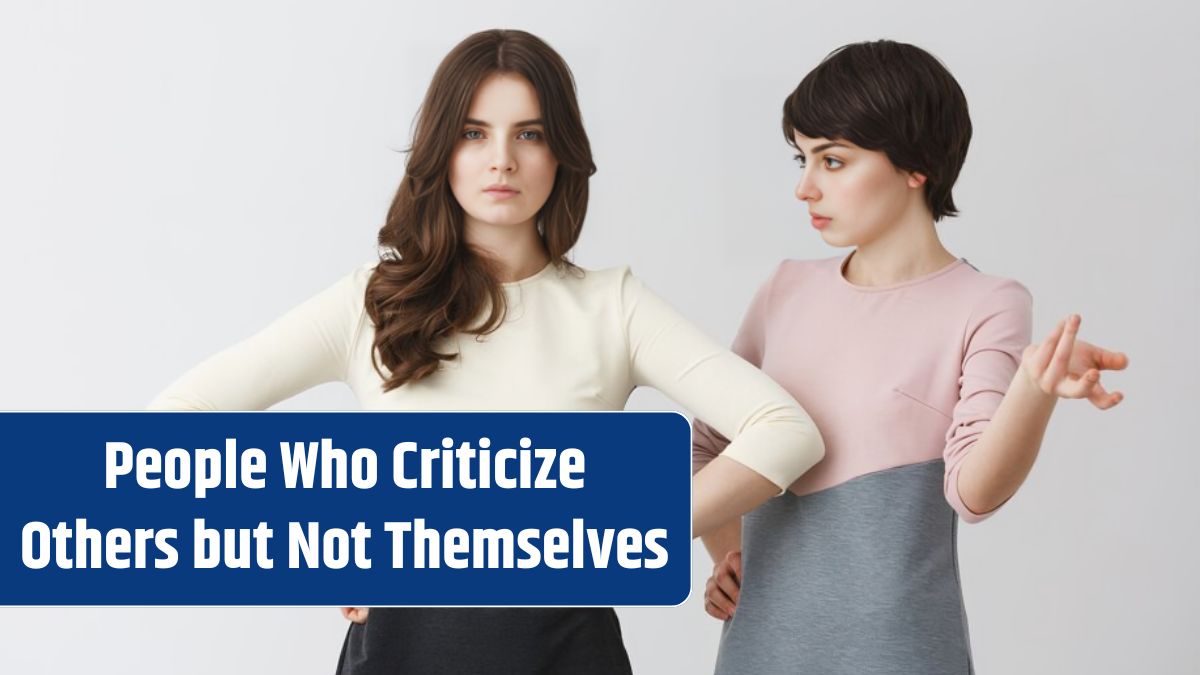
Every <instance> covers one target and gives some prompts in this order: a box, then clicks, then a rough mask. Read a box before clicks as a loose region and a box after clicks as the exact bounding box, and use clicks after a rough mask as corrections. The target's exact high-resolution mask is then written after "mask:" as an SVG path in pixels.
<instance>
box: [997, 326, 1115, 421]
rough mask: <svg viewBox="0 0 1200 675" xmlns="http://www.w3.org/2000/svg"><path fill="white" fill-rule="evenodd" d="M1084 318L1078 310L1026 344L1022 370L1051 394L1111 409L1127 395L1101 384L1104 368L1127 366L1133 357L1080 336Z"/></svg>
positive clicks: (1040, 387) (1037, 385) (1035, 384)
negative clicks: (1038, 342) (1080, 338)
mask: <svg viewBox="0 0 1200 675" xmlns="http://www.w3.org/2000/svg"><path fill="white" fill-rule="evenodd" d="M1080 321H1081V319H1080V317H1079V315H1078V314H1072V315H1071V316H1068V317H1067V318H1065V319H1063V320H1062V321H1059V322H1058V325H1057V326H1056V327H1055V328H1054V330H1053V331H1051V332H1050V334H1049V335H1048V336H1046V339H1045V340H1043V341H1042V343H1041V344H1032V345H1029V346H1028V347H1026V348H1025V353H1024V354H1023V355H1022V357H1021V370H1022V371H1023V372H1024V373H1025V374H1026V375H1028V376H1029V378H1030V379H1031V380H1032V381H1033V384H1034V386H1036V387H1037V388H1039V389H1041V390H1042V391H1043V392H1045V393H1047V394H1050V395H1053V396H1058V397H1059V398H1086V399H1087V400H1089V401H1091V402H1092V405H1094V406H1096V407H1097V408H1099V409H1101V410H1107V409H1109V408H1111V407H1113V406H1114V405H1116V404H1118V403H1120V402H1121V401H1122V400H1123V399H1124V398H1125V395H1124V394H1122V393H1121V392H1119V391H1114V392H1111V393H1110V392H1109V391H1107V390H1106V389H1105V388H1104V387H1103V386H1102V385H1101V384H1100V371H1102V370H1124V369H1125V367H1126V366H1128V365H1129V357H1127V356H1125V355H1124V354H1122V353H1120V352H1111V351H1109V350H1107V349H1103V348H1100V347H1097V346H1095V345H1093V344H1090V343H1087V342H1084V341H1083V340H1078V339H1076V336H1077V335H1078V333H1079V323H1080Z"/></svg>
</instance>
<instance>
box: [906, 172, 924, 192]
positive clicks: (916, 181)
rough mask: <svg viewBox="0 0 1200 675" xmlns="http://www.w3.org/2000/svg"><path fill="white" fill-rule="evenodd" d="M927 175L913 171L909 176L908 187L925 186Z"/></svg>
mask: <svg viewBox="0 0 1200 675" xmlns="http://www.w3.org/2000/svg"><path fill="white" fill-rule="evenodd" d="M925 180H926V178H925V174H923V173H917V172H916V171H912V172H910V173H909V174H908V187H910V188H919V187H921V186H922V185H924V184H925Z"/></svg>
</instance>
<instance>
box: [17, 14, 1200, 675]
mask: <svg viewBox="0 0 1200 675" xmlns="http://www.w3.org/2000/svg"><path fill="white" fill-rule="evenodd" d="M1184 4H1185V3H1183V2H1176V3H1169V2H1156V1H1154V0H1143V1H1141V2H1138V3H1129V4H1127V5H1123V6H1119V5H1113V4H1107V5H1100V4H1097V3H1090V2H1089V3H1085V2H1058V3H1047V2H1011V1H1010V2H1006V3H992V6H988V7H984V6H975V5H974V3H932V2H905V3H898V2H882V1H881V2H870V3H806V2H798V1H794V0H793V1H791V2H781V3H767V2H747V1H745V0H744V1H743V2H740V3H736V5H737V6H736V7H735V6H734V5H735V3H720V4H718V5H714V6H711V7H705V6H702V5H699V4H696V3H688V4H679V5H677V6H667V5H665V4H663V5H658V4H656V5H653V6H650V5H648V4H646V5H643V4H639V3H623V2H609V3H606V4H604V5H603V6H602V5H601V4H599V3H590V4H587V5H584V4H582V3H551V2H545V3H532V2H522V3H511V2H497V1H491V2H486V3H484V2H475V3H446V4H444V5H442V6H435V5H436V3H412V4H409V3H401V2H391V3H389V2H382V1H380V2H343V3H333V2H329V3H324V4H316V3H292V2H237V3H234V2H204V3H200V2H193V3H186V4H185V3H178V2H165V3H164V2H149V1H145V2H61V1H55V2H34V1H33V0H17V1H16V2H14V1H12V0H5V1H4V3H3V5H2V6H0V7H2V8H0V86H2V89H0V96H2V97H3V98H2V101H0V232H2V233H3V239H2V240H0V241H2V243H0V359H2V361H0V363H2V365H3V368H2V370H0V409H8V410H39V409H40V410H126V409H138V408H140V407H142V406H144V405H145V404H146V403H147V402H148V401H149V399H150V398H151V397H152V396H153V395H154V394H155V393H156V392H157V391H158V390H159V389H161V388H162V387H163V386H165V385H166V384H167V383H168V382H169V381H170V380H171V379H173V378H174V377H175V376H176V375H178V374H179V373H181V372H182V371H183V370H184V369H186V368H187V367H189V366H191V365H193V364H194V363H196V362H197V361H198V360H200V359H201V358H203V357H204V356H206V355H208V354H210V353H212V352H214V351H216V350H217V349H219V348H221V347H223V346H225V345H228V344H230V343H232V342H233V341H236V340H238V339H240V338H242V337H244V336H246V335H248V334H250V333H251V332H253V331H255V330H257V329H258V328H259V327H261V326H262V325H264V324H265V323H266V322H268V321H269V320H270V319H272V318H273V317H275V316H277V315H279V314H280V313H282V312H283V311H284V310H285V309H287V308H288V307H290V306H292V305H294V304H295V303H297V302H299V301H301V300H302V299H304V298H306V297H308V296H309V295H311V294H312V293H314V292H315V291H317V290H318V289H320V288H323V287H325V286H326V285H328V284H329V283H330V282H332V281H333V280H335V279H336V278H338V277H340V276H342V275H343V274H345V273H347V272H348V271H349V270H350V269H352V268H353V267H354V266H355V265H357V264H358V263H360V262H361V261H365V260H368V259H370V258H371V257H372V256H373V255H374V251H375V248H374V244H373V242H374V237H375V234H376V231H377V229H378V227H379V225H380V224H381V222H382V219H383V216H384V212H385V211H386V208H387V205H388V203H389V201H390V199H391V196H392V193H393V191H394V189H395V186H396V185H397V184H398V182H399V180H400V177H401V175H402V172H403V155H402V154H401V153H400V152H398V151H399V150H401V149H403V148H404V147H405V145H406V144H407V140H408V134H409V131H410V124H411V121H412V119H413V115H414V113H415V112H416V108H417V105H418V103H419V101H420V98H421V96H422V95H423V93H424V89H425V87H426V85H427V84H428V82H429V79H430V77H431V76H432V74H433V70H434V68H435V67H436V65H437V63H438V61H439V60H440V59H441V58H442V56H443V55H444V54H445V53H446V52H447V51H448V50H449V49H450V48H451V47H452V46H453V45H454V44H455V43H457V42H458V41H459V40H460V39H462V38H463V37H465V36H466V35H468V34H469V33H471V32H474V31H476V30H479V29H483V28H490V27H517V28H523V29H526V30H529V31H531V32H534V33H536V34H538V35H540V36H541V37H543V38H544V39H546V40H547V41H548V42H550V43H551V45H553V46H554V47H555V48H557V49H558V50H559V51H560V52H561V53H562V54H563V56H564V57H565V58H566V60H567V61H568V63H569V64H570V65H571V67H572V69H573V70H574V73H575V76H576V80H577V82H578V86H579V93H580V101H581V105H582V109H583V113H584V119H585V123H586V125H587V129H588V131H589V133H590V135H591V141H592V146H593V148H594V151H595V158H596V163H597V164H598V165H599V167H600V171H599V173H598V174H597V175H596V176H595V178H594V179H593V181H592V195H593V197H592V201H591V206H590V212H589V214H588V218H587V226H586V228H585V231H584V236H583V238H582V240H581V242H580V244H579V246H578V247H577V249H576V256H575V260H576V262H578V263H579V264H581V265H583V266H585V267H607V266H611V265H616V264H624V263H628V264H631V265H632V266H633V269H634V270H635V272H636V273H637V274H638V275H639V276H641V277H642V278H643V279H644V280H645V281H646V282H647V283H648V284H649V285H650V287H651V288H653V289H655V290H656V291H657V292H659V293H660V294H662V295H663V296H665V297H666V298H668V299H669V300H670V301H671V302H672V303H673V304H674V305H675V306H676V307H678V308H679V309H680V310H681V311H683V312H684V313H685V314H686V315H688V316H689V317H690V318H691V319H693V320H694V321H695V322H696V323H698V324H699V325H701V326H702V327H704V328H705V329H706V330H707V331H709V332H710V333H711V334H712V335H714V336H715V337H717V338H719V339H721V340H722V341H728V340H729V339H731V338H732V336H733V333H734V331H735V330H736V327H737V324H738V322H739V321H740V319H741V315H742V312H743V310H744V308H745V305H746V303H747V301H748V299H749V297H750V295H751V294H752V292H753V290H754V289H755V288H756V286H757V284H758V283H759V282H760V281H762V280H763V279H764V278H765V277H766V275H767V274H768V273H769V271H770V270H771V268H772V267H773V266H774V264H775V263H776V262H777V261H778V260H779V259H780V258H781V257H798V258H807V257H826V256H830V255H837V254H839V253H843V252H839V251H835V250H832V249H829V248H827V247H825V246H824V245H823V244H822V243H821V241H820V239H819V237H818V236H817V234H816V233H815V232H813V231H812V230H811V228H810V227H809V226H808V224H807V220H806V211H805V209H804V208H803V207H802V206H801V205H800V204H798V203H797V202H795V200H794V198H793V196H792V188H793V183H794V181H795V180H796V179H797V178H798V176H799V171H798V170H797V168H796V167H795V165H794V164H793V163H792V161H791V152H790V149H789V148H788V147H787V146H786V145H785V144H784V142H783V139H782V135H781V132H780V131H779V126H780V120H779V118H780V108H781V104H782V101H783V99H784V97H785V96H786V95H787V94H788V93H789V92H790V91H791V89H792V88H793V87H794V86H795V85H796V84H797V83H798V82H799V80H800V79H801V77H802V76H803V75H804V74H805V73H806V72H807V71H808V70H809V69H810V68H812V67H813V66H815V65H816V64H817V62H818V61H819V60H820V59H821V57H822V56H824V55H825V54H826V53H827V52H829V51H830V50H832V49H833V48H835V47H837V46H839V45H841V44H844V43H846V42H851V41H858V40H864V39H874V38H879V37H888V38H892V39H897V40H902V41H907V42H912V43H915V44H918V45H920V46H923V47H925V48H926V49H928V50H930V51H932V52H933V53H934V54H936V55H937V56H938V57H940V58H941V59H942V60H943V61H945V62H946V63H947V64H948V66H949V67H950V69H951V71H952V72H953V73H954V74H955V76H956V77H957V78H958V79H959V81H960V82H961V83H962V86H963V88H964V90H965V91H966V93H967V97H968V99H969V101H970V105H971V111H972V118H973V120H974V124H975V138H974V141H973V142H972V145H971V151H970V155H969V157H968V160H967V165H966V167H965V169H964V171H963V174H962V177H961V180H960V181H959V185H958V187H957V188H956V189H955V197H956V201H957V203H958V205H959V206H960V208H961V210H962V214H963V215H962V216H961V217H960V218H958V219H952V220H950V221H949V222H946V223H944V224H943V225H941V226H940V229H941V232H942V234H943V236H944V239H945V241H946V242H947V245H948V246H949V247H950V249H951V250H952V251H953V252H954V253H956V254H958V255H960V256H964V257H966V258H968V259H969V260H970V261H971V262H972V263H973V264H975V265H976V266H978V267H979V268H981V269H982V270H983V271H985V272H988V273H992V274H998V275H1002V276H1008V277H1014V278H1017V279H1019V280H1021V281H1022V282H1023V283H1024V284H1025V285H1026V286H1028V287H1029V288H1030V290H1031V291H1032V292H1033V294H1034V298H1035V333H1036V334H1044V333H1045V332H1046V331H1047V330H1048V329H1049V328H1050V327H1051V325H1052V323H1053V322H1054V321H1055V320H1057V319H1058V318H1059V317H1060V316H1062V315H1065V314H1066V313H1068V312H1079V313H1081V314H1082V315H1083V317H1084V323H1083V328H1082V333H1083V336H1084V337H1085V339H1090V340H1093V341H1095V342H1098V343H1100V344H1104V345H1108V346H1111V347H1114V348H1118V349H1123V350H1125V351H1127V352H1128V353H1129V354H1130V355H1131V357H1132V369H1131V370H1130V371H1129V372H1127V373H1125V374H1121V375H1117V376H1113V377H1111V378H1109V381H1110V384H1111V386H1115V387H1118V388H1120V389H1122V390H1124V391H1126V392H1127V395H1128V398H1127V400H1126V401H1125V403H1123V404H1122V405H1121V406H1120V407H1119V408H1117V409H1116V410H1113V411H1111V412H1108V413H1100V412H1098V411H1096V410H1093V409H1091V408H1090V406H1088V405H1087V404H1086V403H1080V402H1064V403H1062V404H1060V406H1059V410H1058V412H1057V413H1056V416H1055V419H1054V421H1053V422H1052V425H1051V428H1050V430H1049V433H1048V435H1047V438H1046V442H1045V446H1044V448H1043V452H1042V456H1041V458H1040V459H1039V461H1038V465H1037V466H1036V468H1035V470H1034V472H1033V475H1032V477H1031V478H1030V480H1029V482H1028V483H1027V484H1026V485H1025V487H1024V488H1023V489H1022V491H1021V493H1020V494H1019V495H1018V496H1017V497H1016V498H1015V499H1014V500H1013V501H1012V502H1011V503H1010V504H1009V505H1008V506H1006V507H1005V509H1004V510H1003V512H1002V513H1001V514H999V515H997V516H996V517H995V518H993V519H992V520H990V521H988V522H986V523H984V524H982V525H978V526H962V527H961V528H960V533H961V546H960V549H961V563H962V570H963V584H964V588H965V594H966V602H967V607H968V612H969V616H970V620H971V636H972V640H973V643H974V651H975V656H976V665H977V668H978V672H980V673H983V674H991V673H1090V674H1092V673H1095V674H1099V673H1131V672H1145V673H1150V672H1153V673H1176V672H1195V671H1193V670H1192V669H1194V668H1195V667H1196V665H1195V664H1196V663H1197V662H1198V661H1200V641H1197V640H1196V639H1195V637H1194V633H1195V630H1196V628H1197V623H1196V619H1195V617H1196V603H1197V600H1200V593H1198V592H1197V591H1198V584H1197V580H1196V574H1195V570H1196V569H1197V567H1198V563H1200V560H1198V555H1197V543H1196V536H1197V532H1198V525H1200V511H1198V509H1197V508H1196V507H1195V499H1196V497H1195V493H1194V491H1193V489H1194V487H1195V485H1196V476H1197V475H1198V473H1200V460H1198V459H1197V454H1196V442H1195V440H1194V432H1193V431H1192V429H1191V424H1192V422H1194V420H1195V415H1196V407H1197V403H1198V397H1197V395H1196V380H1197V375H1200V368H1198V367H1197V365H1198V363H1197V362H1198V360H1200V357H1198V352H1197V350H1196V343H1197V340H1196V336H1197V329H1198V328H1200V326H1198V325H1197V309H1196V307H1197V290H1198V289H1197V285H1198V280H1200V275H1198V273H1197V270H1196V262H1195V261H1196V255H1197V253H1198V250H1197V249H1198V246H1197V244H1198V235H1197V227H1198V225H1200V223H1198V222H1197V221H1198V219H1197V215H1196V214H1197V207H1198V206H1200V204H1198V203H1197V202H1198V195H1200V160H1198V159H1197V157H1198V150H1200V138H1198V133H1197V130H1198V122H1197V120H1200V86H1198V85H1200V76H1198V75H1197V73H1198V72H1200V71H1198V70H1197V68H1196V67H1195V64H1197V63H1200V47H1197V41H1196V35H1197V32H1198V29H1200V21H1197V14H1196V10H1195V9H1194V8H1192V7H1185V6H1184ZM1187 64H1191V65H1187ZM798 348H803V346H802V345H800V346H798ZM671 405H672V404H671V403H670V402H668V401H666V400H665V399H663V398H661V397H660V396H658V395H657V394H656V393H654V392H646V391H640V392H638V393H637V394H635V396H634V399H633V400H632V402H631V406H632V407H636V408H662V407H670V406H671ZM280 407H283V408H289V409H337V408H353V407H354V401H353V399H352V397H351V396H350V395H349V392H348V391H347V390H346V389H345V388H344V387H341V386H332V385H329V386H326V387H322V388H318V389H315V390H312V391H310V392H308V393H306V394H303V395H301V396H300V397H297V398H296V399H293V400H292V401H289V402H287V403H286V404H284V405H282V406H280ZM5 480H21V477H20V476H5ZM46 498H47V499H53V495H47V497H46ZM3 536H4V537H13V536H15V534H14V533H4V534H3ZM693 567H694V576H693V580H694V582H693V586H694V588H695V589H697V591H698V590H699V589H700V588H701V587H702V584H703V581H704V579H705V578H706V576H707V572H708V569H709V563H708V561H707V557H706V556H705V555H704V553H703V552H702V549H701V548H700V546H699V545H698V544H697V545H696V548H695V556H694V564H693ZM699 596H700V594H699V592H696V593H695V594H694V596H693V598H692V599H691V600H690V601H689V602H688V603H686V604H685V605H683V606H681V607H678V608H673V609H623V610H620V613H621V617H622V621H623V626H624V631H625V636H626V642H627V645H628V648H629V651H630V655H631V657H632V659H633V663H634V666H635V668H636V669H637V671H638V672H640V673H702V672H708V671H710V669H711V664H712V661H713V656H714V654H715V651H716V642H717V636H718V632H719V624H718V623H717V622H716V621H714V620H712V619H709V618H708V617H706V616H705V615H704V614H703V612H702V610H701V606H700V602H699V601H698V598H699ZM343 633H344V622H343V621H342V620H341V618H340V616H339V614H338V612H337V610H335V609H331V608H299V609H291V608H280V609H274V608H253V609H242V608H7V609H0V672H4V673H18V672H20V673H159V672H176V673H209V672H227V673H235V672H247V673H248V672H295V673H327V672H330V671H332V669H333V667H334V664H335V661H336V658H337V654H338V649H339V647H340V645H341V641H342V637H343Z"/></svg>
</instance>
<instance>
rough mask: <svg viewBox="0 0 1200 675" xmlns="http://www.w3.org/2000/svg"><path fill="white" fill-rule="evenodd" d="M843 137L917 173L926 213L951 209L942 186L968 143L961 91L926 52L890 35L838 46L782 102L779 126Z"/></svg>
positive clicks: (947, 186) (949, 183)
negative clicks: (922, 178)
mask: <svg viewBox="0 0 1200 675" xmlns="http://www.w3.org/2000/svg"><path fill="white" fill-rule="evenodd" d="M795 132H800V133H801V134H802V135H804V136H808V137H810V138H828V139H831V140H832V139H840V140H847V141H850V142H851V143H854V144H855V145H857V146H859V147H862V148H865V149H867V150H879V151H882V152H884V153H886V154H887V157H888V159H889V160H891V162H892V164H894V165H895V166H896V167H897V168H899V169H902V170H905V171H915V172H917V173H920V174H923V175H924V176H925V178H926V181H925V202H926V204H927V205H928V206H929V210H930V212H932V213H933V219H934V220H935V221H936V220H941V219H942V218H943V217H945V216H954V215H958V208H957V207H956V206H955V205H954V199H953V197H952V196H951V194H950V190H951V188H953V187H954V181H956V180H957V179H958V172H959V170H960V169H962V165H963V161H965V160H966V158H967V146H969V145H970V144H971V115H970V114H969V113H968V111H967V98H966V96H964V95H963V91H962V88H961V87H959V86H958V82H957V81H956V80H955V79H954V76H953V75H951V74H950V71H948V70H947V69H946V67H945V66H944V65H942V63H941V62H940V61H938V60H937V58H935V57H934V56H933V55H932V54H930V53H929V52H927V51H925V50H923V49H921V48H920V47H914V46H913V45H909V44H904V43H902V42H893V41H891V40H876V41H874V42H857V43H854V44H848V45H845V46H843V47H839V48H838V49H835V50H834V51H833V52H831V53H830V54H829V55H828V56H826V57H825V58H824V59H823V60H822V61H821V63H820V65H818V66H817V67H816V68H814V69H813V70H812V72H810V73H809V74H808V75H806V76H805V77H804V80H803V81H801V82H800V86H798V87H796V90H795V91H793V92H792V93H791V95H790V96H788V97H787V100H786V101H784V103H783V134H784V136H785V137H787V141H788V143H790V144H792V145H795V140H794V138H793V134H794V133H795Z"/></svg>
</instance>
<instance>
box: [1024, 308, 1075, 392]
mask: <svg viewBox="0 0 1200 675" xmlns="http://www.w3.org/2000/svg"><path fill="white" fill-rule="evenodd" d="M1065 328H1066V320H1063V321H1059V322H1058V324H1057V325H1056V326H1055V327H1054V330H1052V331H1050V334H1049V335H1047V336H1046V339H1045V340H1042V342H1041V344H1039V345H1037V347H1036V348H1035V349H1034V350H1033V353H1032V354H1029V353H1028V352H1029V350H1028V349H1026V356H1028V357H1031V362H1030V365H1032V366H1033V375H1034V377H1035V378H1037V380H1038V381H1037V384H1038V386H1041V384H1042V383H1041V376H1042V374H1043V373H1045V372H1046V369H1047V368H1049V367H1050V359H1051V358H1052V357H1053V356H1054V347H1055V345H1057V344H1058V341H1059V339H1060V338H1061V337H1062V334H1063V330H1064V329H1065ZM1031 346H1032V345H1031Z"/></svg>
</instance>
